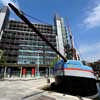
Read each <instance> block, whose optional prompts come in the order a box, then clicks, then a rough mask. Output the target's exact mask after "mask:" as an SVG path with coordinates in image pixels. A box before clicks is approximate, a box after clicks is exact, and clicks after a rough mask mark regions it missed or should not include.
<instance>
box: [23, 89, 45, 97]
mask: <svg viewBox="0 0 100 100" xmlns="http://www.w3.org/2000/svg"><path fill="white" fill-rule="evenodd" d="M43 92H45V91H42V92H36V93H34V94H31V95H28V96H25V97H23V98H22V99H27V98H29V97H32V96H35V95H38V94H41V93H43Z"/></svg>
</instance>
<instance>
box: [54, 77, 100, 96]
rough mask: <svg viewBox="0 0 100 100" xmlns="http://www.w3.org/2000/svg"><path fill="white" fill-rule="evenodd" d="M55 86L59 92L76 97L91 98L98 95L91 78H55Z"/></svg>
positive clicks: (94, 81) (94, 82)
mask: <svg viewBox="0 0 100 100" xmlns="http://www.w3.org/2000/svg"><path fill="white" fill-rule="evenodd" d="M55 82H56V85H57V86H58V87H59V90H61V91H63V92H65V93H67V94H71V95H77V96H84V97H86V96H93V95H96V94H97V93H98V89H97V86H96V80H95V79H93V78H85V77H75V76H56V77H55Z"/></svg>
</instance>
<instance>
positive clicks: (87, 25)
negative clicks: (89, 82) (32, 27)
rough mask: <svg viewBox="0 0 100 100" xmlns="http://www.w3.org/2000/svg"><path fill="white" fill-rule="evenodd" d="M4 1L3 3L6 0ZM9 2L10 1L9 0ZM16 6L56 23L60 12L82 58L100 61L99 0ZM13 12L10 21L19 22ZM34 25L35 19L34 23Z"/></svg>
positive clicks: (25, 1)
mask: <svg viewBox="0 0 100 100" xmlns="http://www.w3.org/2000/svg"><path fill="white" fill-rule="evenodd" d="M0 1H3V2H4V4H5V3H6V2H7V0H0ZM8 1H9V0H8ZM17 1H18V3H17V6H18V7H19V8H20V9H21V10H23V11H24V12H26V13H27V14H29V15H31V16H34V17H36V18H38V19H40V20H43V21H44V22H47V23H50V24H53V17H54V14H55V13H57V14H58V15H60V16H61V17H63V18H64V19H65V24H66V22H67V20H66V16H67V17H68V19H69V23H70V27H71V29H72V33H73V36H74V41H75V47H76V48H77V49H78V51H80V55H81V59H82V60H83V59H86V60H88V61H93V60H98V59H100V39H99V38H100V1H99V0H17ZM15 16H16V15H14V14H13V13H12V14H11V18H12V19H13V18H14V19H17V20H18V18H17V17H15ZM32 21H33V22H34V20H32Z"/></svg>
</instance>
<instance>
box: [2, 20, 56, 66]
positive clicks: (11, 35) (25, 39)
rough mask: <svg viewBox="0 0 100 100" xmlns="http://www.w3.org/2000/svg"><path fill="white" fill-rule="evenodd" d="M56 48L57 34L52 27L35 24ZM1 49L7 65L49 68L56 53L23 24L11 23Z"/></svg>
mask: <svg viewBox="0 0 100 100" xmlns="http://www.w3.org/2000/svg"><path fill="white" fill-rule="evenodd" d="M33 25H34V26H35V27H36V28H37V29H38V30H39V31H40V32H41V33H42V34H43V35H44V37H45V38H46V39H48V41H50V43H52V45H53V46H54V47H56V33H55V31H54V30H53V26H52V25H44V24H33ZM0 48H2V49H3V50H4V51H5V53H4V54H5V57H6V59H7V63H11V64H13V63H14V64H21V65H25V64H27V65H33V66H35V65H37V64H39V65H40V67H43V66H45V67H48V65H49V64H50V63H51V61H52V60H53V59H54V58H55V57H56V53H55V52H54V51H53V50H52V49H51V48H50V47H49V46H48V45H47V44H46V43H45V42H44V41H42V39H41V38H40V37H39V36H38V35H37V34H36V33H35V32H34V31H32V30H31V29H30V28H28V26H27V25H26V24H25V23H23V22H18V21H13V20H11V21H9V23H8V25H7V26H6V28H5V30H4V33H3V37H2V40H1V42H0Z"/></svg>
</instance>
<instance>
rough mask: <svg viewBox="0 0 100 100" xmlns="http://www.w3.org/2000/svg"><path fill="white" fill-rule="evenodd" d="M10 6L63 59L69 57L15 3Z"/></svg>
mask: <svg viewBox="0 0 100 100" xmlns="http://www.w3.org/2000/svg"><path fill="white" fill-rule="evenodd" d="M8 5H9V7H10V8H11V9H12V10H13V11H14V12H15V14H16V15H17V16H18V17H19V18H21V19H22V20H23V21H24V22H25V23H26V24H27V25H28V27H29V28H31V29H32V30H33V31H35V32H36V34H38V36H40V38H42V40H43V41H45V42H46V43H47V44H48V45H49V46H50V47H51V48H52V49H53V50H54V51H55V52H56V53H57V54H58V55H59V56H60V57H61V58H62V59H63V60H64V62H66V61H67V59H66V58H65V57H64V56H63V55H62V54H61V53H60V52H59V51H58V50H57V49H56V48H55V47H54V46H53V45H52V44H51V43H50V42H49V41H48V40H47V39H46V38H45V37H44V36H43V35H42V34H41V32H40V31H39V30H38V29H37V28H36V27H35V26H33V24H32V23H31V22H30V21H29V20H28V19H27V18H26V17H25V16H24V15H23V12H22V11H19V10H18V9H17V8H16V7H15V6H14V5H12V4H11V3H8Z"/></svg>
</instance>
